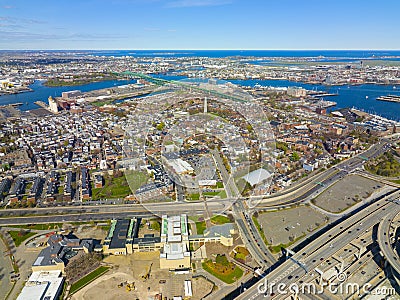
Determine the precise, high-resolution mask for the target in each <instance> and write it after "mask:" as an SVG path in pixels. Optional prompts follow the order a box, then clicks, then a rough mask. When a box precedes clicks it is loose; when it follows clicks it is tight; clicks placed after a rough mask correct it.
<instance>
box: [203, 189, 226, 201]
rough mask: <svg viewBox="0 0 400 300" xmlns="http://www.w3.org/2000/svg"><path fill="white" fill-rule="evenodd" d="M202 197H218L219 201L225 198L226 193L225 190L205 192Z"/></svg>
mask: <svg viewBox="0 0 400 300" xmlns="http://www.w3.org/2000/svg"><path fill="white" fill-rule="evenodd" d="M203 196H204V197H216V196H219V197H220V198H221V199H224V198H226V192H225V190H223V191H221V192H205V193H203Z"/></svg>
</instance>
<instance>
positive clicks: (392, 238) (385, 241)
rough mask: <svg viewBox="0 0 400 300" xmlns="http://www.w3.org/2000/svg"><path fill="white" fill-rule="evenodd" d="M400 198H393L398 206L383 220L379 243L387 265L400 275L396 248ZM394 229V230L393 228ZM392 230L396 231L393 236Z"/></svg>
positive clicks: (380, 227)
mask: <svg viewBox="0 0 400 300" xmlns="http://www.w3.org/2000/svg"><path fill="white" fill-rule="evenodd" d="M399 199H400V196H398V197H397V198H395V197H393V198H392V199H391V201H393V202H394V203H395V204H397V206H396V207H394V209H393V210H392V211H389V213H388V214H387V215H386V216H385V218H383V220H382V221H381V222H380V224H379V227H378V243H379V247H380V249H381V251H382V253H383V255H384V256H385V258H386V261H387V263H389V264H390V266H391V267H392V268H393V269H394V270H395V271H396V272H397V274H400V258H399V256H398V254H397V253H396V250H395V247H396V244H397V237H396V228H397V226H398V225H399V224H398V223H399V222H397V225H395V224H394V218H395V217H396V216H397V215H398V214H400V202H399ZM392 227H394V228H392ZM391 229H394V232H392V233H393V234H391Z"/></svg>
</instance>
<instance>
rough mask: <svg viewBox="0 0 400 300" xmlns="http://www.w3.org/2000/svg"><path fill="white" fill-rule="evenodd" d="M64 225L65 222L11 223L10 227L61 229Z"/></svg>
mask: <svg viewBox="0 0 400 300" xmlns="http://www.w3.org/2000/svg"><path fill="white" fill-rule="evenodd" d="M62 226H63V223H48V224H28V225H10V226H9V227H13V228H24V229H31V230H52V229H61V228H62Z"/></svg>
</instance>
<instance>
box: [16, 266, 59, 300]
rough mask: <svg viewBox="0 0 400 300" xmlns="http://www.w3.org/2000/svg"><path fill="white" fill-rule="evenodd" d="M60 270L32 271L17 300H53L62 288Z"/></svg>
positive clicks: (57, 296)
mask: <svg viewBox="0 0 400 300" xmlns="http://www.w3.org/2000/svg"><path fill="white" fill-rule="evenodd" d="M61 275H62V274H61V272H60V271H39V272H33V273H32V274H31V276H30V277H29V279H28V281H27V282H26V283H25V286H24V288H23V289H22V291H21V293H20V294H19V295H18V298H17V300H55V299H58V298H59V296H60V294H61V292H62V288H63V283H64V277H62V276H61Z"/></svg>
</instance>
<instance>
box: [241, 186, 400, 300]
mask: <svg viewBox="0 0 400 300" xmlns="http://www.w3.org/2000/svg"><path fill="white" fill-rule="evenodd" d="M399 195H400V192H399V191H398V190H397V191H395V192H393V193H392V194H391V195H389V196H387V197H385V198H383V199H381V200H379V201H377V202H376V203H374V204H371V205H370V206H369V207H368V208H365V209H363V210H361V211H360V212H358V213H356V214H354V215H352V216H351V217H349V218H348V219H346V220H345V221H343V222H341V223H340V224H339V225H337V226H335V227H333V228H332V229H330V230H329V231H327V232H326V233H324V234H323V235H322V236H320V237H319V238H317V239H315V240H314V241H312V242H310V243H309V244H308V245H307V246H306V247H304V248H303V249H302V250H301V251H300V252H299V253H296V254H295V255H294V256H293V258H292V259H293V260H296V261H297V263H296V262H294V261H293V260H287V261H286V262H284V263H283V264H281V265H280V266H279V267H278V268H276V269H275V270H273V271H272V272H270V273H269V274H267V277H266V278H267V280H268V283H269V285H270V286H271V285H273V284H275V285H277V284H283V285H285V287H287V288H289V286H290V285H291V284H295V283H297V282H300V281H302V280H303V281H306V279H305V278H306V274H307V273H308V272H310V271H313V270H315V268H317V267H318V266H319V264H321V263H322V262H323V261H324V260H325V259H327V258H329V257H332V256H333V255H334V254H335V253H336V252H337V251H338V250H340V249H342V248H344V247H345V246H346V245H349V244H350V243H351V242H352V241H353V240H354V239H356V238H357V237H358V235H360V234H362V233H363V232H366V231H368V230H371V228H372V227H373V226H374V225H375V224H377V223H379V222H380V221H381V220H382V219H384V218H385V217H386V215H387V214H388V212H391V211H393V210H395V209H398V204H396V203H393V202H391V201H388V200H391V199H392V197H399ZM263 280H264V279H263ZM263 280H261V281H260V284H261V283H263V282H264V281H263ZM260 284H256V285H254V286H253V287H251V288H250V289H248V290H247V291H246V292H245V293H243V294H241V295H240V296H239V297H238V298H237V299H246V300H247V299H263V298H264V293H265V290H264V287H263V286H260ZM285 291H286V292H287V289H286V290H285ZM268 293H269V290H268V289H267V296H269V297H272V298H273V299H283V298H286V297H287V296H288V295H287V294H286V295H284V294H274V293H272V295H271V294H268ZM275 293H276V291H275Z"/></svg>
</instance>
